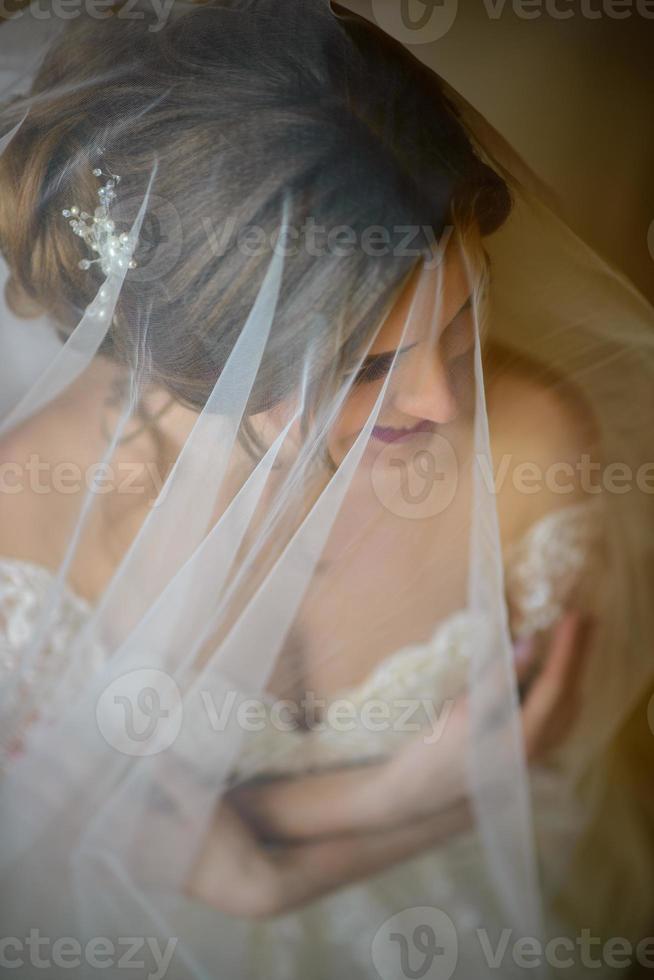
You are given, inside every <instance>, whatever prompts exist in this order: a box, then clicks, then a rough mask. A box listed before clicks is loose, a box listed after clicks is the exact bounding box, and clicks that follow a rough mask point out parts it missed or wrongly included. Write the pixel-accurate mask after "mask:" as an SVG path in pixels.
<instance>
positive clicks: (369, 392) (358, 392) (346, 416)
mask: <svg viewBox="0 0 654 980" xmlns="http://www.w3.org/2000/svg"><path fill="white" fill-rule="evenodd" d="M382 383H383V382H382V381H375V382H371V383H369V384H364V385H361V386H360V387H358V388H354V389H353V390H352V391H351V392H350V394H349V395H348V397H347V399H346V400H345V404H344V405H343V408H342V410H341V412H340V413H339V416H338V419H337V420H336V422H335V423H334V425H333V427H332V431H331V433H330V442H331V443H333V444H334V445H337V444H339V443H343V442H349V443H351V442H352V441H353V440H354V437H356V436H357V435H358V433H359V432H360V431H361V429H362V428H363V426H364V425H365V424H366V421H367V420H368V417H369V415H370V413H371V412H372V410H373V408H374V405H375V401H376V400H377V396H378V395H379V390H380V388H381V386H382Z"/></svg>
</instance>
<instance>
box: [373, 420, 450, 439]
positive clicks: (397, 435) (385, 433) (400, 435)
mask: <svg viewBox="0 0 654 980" xmlns="http://www.w3.org/2000/svg"><path fill="white" fill-rule="evenodd" d="M436 428H437V426H436V423H435V422H430V421H429V420H428V419H422V421H421V422H418V423H417V424H416V425H412V426H411V427H410V428H408V429H395V428H393V427H392V426H386V425H376V426H375V427H374V429H373V430H372V437H373V439H379V441H380V442H400V441H402V440H404V439H410V438H411V437H412V436H416V435H419V434H420V433H421V432H435V431H436Z"/></svg>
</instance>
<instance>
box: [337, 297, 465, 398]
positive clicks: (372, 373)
mask: <svg viewBox="0 0 654 980" xmlns="http://www.w3.org/2000/svg"><path fill="white" fill-rule="evenodd" d="M471 309H472V300H470V301H469V302H468V303H466V305H465V306H464V307H463V308H462V309H461V310H459V313H458V314H457V315H456V317H455V318H454V320H452V322H451V323H450V324H449V325H448V326H447V328H446V329H445V332H444V333H443V336H442V337H441V343H443V342H444V343H445V345H446V346H447V341H448V337H447V334H448V333H449V332H450V331H451V330H452V327H454V325H455V324H456V323H457V322H458V321H459V319H460V318H461V317H463V316H465V314H466V313H468V312H469V311H470V310H471ZM468 351H469V347H467V346H466V349H465V350H464V351H462V352H461V353H458V354H456V355H455V356H454V357H453V358H452V360H453V361H458V360H459V359H460V358H462V357H465V355H466V354H467V353H468ZM393 357H394V355H393V354H392V353H391V354H387V355H385V356H384V357H380V358H378V359H377V360H376V361H373V363H372V364H369V365H368V366H367V367H364V368H362V369H361V370H360V371H358V372H357V374H355V375H354V379H353V381H352V384H353V386H357V385H362V384H371V383H372V382H373V381H381V380H382V379H383V378H385V377H386V375H387V374H388V372H389V371H390V369H391V365H392V363H393Z"/></svg>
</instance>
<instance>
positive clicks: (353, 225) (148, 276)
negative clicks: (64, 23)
mask: <svg viewBox="0 0 654 980" xmlns="http://www.w3.org/2000/svg"><path fill="white" fill-rule="evenodd" d="M150 16H152V15H150ZM150 26H151V25H150V23H149V18H148V13H147V11H144V12H143V17H142V19H140V20H121V19H120V18H117V17H114V18H110V19H108V20H105V21H97V20H91V19H89V18H84V17H81V18H79V19H78V20H76V21H74V22H72V23H71V24H70V25H69V27H68V29H67V30H66V31H65V33H64V36H63V38H62V39H61V40H60V41H59V42H58V43H57V45H56V46H55V47H54V49H53V50H52V51H51V52H50V53H49V54H48V56H47V58H46V59H45V61H44V63H43V65H42V67H41V69H40V71H39V72H38V74H37V77H36V79H35V82H34V84H33V88H32V92H31V95H30V98H29V99H28V100H27V103H24V102H22V101H19V102H18V103H15V104H13V105H11V106H9V107H7V108H6V109H5V112H4V116H5V117H6V118H5V119H4V120H3V122H4V123H5V128H6V126H7V125H8V124H10V123H11V121H12V120H15V119H16V118H17V117H18V118H19V117H20V115H22V114H23V112H24V111H25V106H26V105H29V115H28V117H27V118H26V120H25V121H24V123H23V125H22V126H21V128H20V130H19V132H18V134H17V135H16V136H15V138H14V139H13V141H12V143H11V144H10V145H9V147H8V149H7V150H6V152H5V153H4V155H3V156H2V157H0V248H1V249H2V251H3V253H4V255H5V257H6V259H7V261H8V264H9V267H10V270H11V280H10V283H9V287H8V289H9V292H8V297H9V299H10V301H11V302H12V303H13V305H14V308H15V309H16V311H17V312H21V311H25V312H27V311H28V310H29V312H31V311H33V310H37V309H42V310H46V311H48V312H49V313H50V314H51V315H52V316H53V317H54V318H55V320H56V321H57V322H58V323H59V324H60V325H61V328H62V330H63V332H66V331H69V330H70V328H71V326H72V325H74V324H75V323H77V322H78V321H79V319H80V317H81V315H82V312H83V310H84V309H85V307H86V306H87V305H88V304H89V303H90V302H91V300H92V299H93V297H94V295H95V293H96V292H97V289H98V287H99V285H100V282H101V278H102V276H101V272H100V270H99V269H98V268H97V266H93V267H92V270H90V271H84V272H82V271H80V269H79V267H78V264H79V262H80V260H81V259H83V258H85V257H87V254H88V253H87V250H86V247H85V246H84V244H83V243H82V242H81V241H80V239H78V238H76V237H75V236H74V235H73V234H72V233H71V229H70V228H69V227H68V226H67V223H66V221H65V220H64V218H63V217H62V210H63V209H64V208H66V207H69V206H70V205H71V204H76V205H78V206H80V207H81V208H85V209H86V210H87V211H89V212H92V210H93V208H94V207H95V206H96V204H97V199H96V193H97V188H98V180H97V178H95V177H93V176H92V169H93V168H95V167H101V168H102V169H103V170H104V171H111V172H112V173H114V174H118V175H121V176H122V178H123V179H122V183H121V184H120V199H119V202H118V205H119V207H120V220H121V221H124V222H125V225H126V227H127V226H129V224H131V222H132V221H133V220H134V218H135V216H136V212H137V210H138V206H139V203H140V201H141V200H142V198H143V194H144V191H145V187H146V185H147V181H148V178H149V176H150V173H151V171H152V166H153V162H154V160H155V158H156V159H157V162H158V172H157V176H156V181H155V185H154V191H153V194H154V196H153V199H152V202H151V205H150V208H149V212H148V215H147V217H146V221H145V224H144V226H143V230H142V235H141V246H140V251H137V253H136V258H137V261H138V263H139V268H138V269H137V270H136V271H135V272H134V273H130V275H129V276H128V278H127V281H126V284H125V287H124V289H123V292H122V294H121V298H120V301H119V305H118V308H117V311H116V316H115V318H114V323H113V325H112V327H111V329H110V331H109V333H108V335H107V339H106V341H105V343H104V347H103V352H104V353H107V354H109V355H111V356H112V357H118V358H124V357H126V356H127V355H128V352H129V350H130V348H131V347H132V346H133V345H134V343H135V342H136V341H135V336H136V333H137V331H138V329H139V325H142V322H143V318H144V317H147V320H148V324H149V327H148V329H149V334H148V336H149V349H150V356H151V360H152V374H153V379H154V380H155V381H157V382H159V383H161V384H163V385H164V386H166V387H167V388H168V389H169V390H170V391H171V392H172V393H173V395H174V396H175V397H176V398H178V399H180V400H181V401H183V402H184V403H186V404H190V405H192V406H194V407H201V406H202V405H203V404H204V402H205V401H206V398H207V396H208V394H209V392H210V391H211V389H212V387H213V385H214V384H215V381H216V379H217V377H219V375H220V373H221V370H222V368H223V366H224V364H225V361H226V359H227V357H228V356H229V353H230V351H231V350H232V348H233V346H234V343H235V341H236V339H237V338H238V335H239V331H240V330H241V327H242V325H243V323H244V322H245V319H246V317H247V313H248V311H249V309H250V307H251V305H252V302H253V300H254V298H255V296H256V294H257V291H258V288H259V286H260V284H261V280H262V277H263V275H264V273H265V270H266V268H267V265H268V262H269V260H270V248H268V247H266V248H264V249H259V252H258V253H257V254H253V250H252V249H251V248H250V249H248V248H244V247H242V241H243V235H244V234H245V232H246V230H247V229H248V228H251V227H252V226H257V227H258V228H260V229H262V230H263V232H264V233H265V235H266V236H267V238H266V240H267V241H268V242H269V241H270V240H272V239H274V235H275V233H276V231H277V229H278V228H279V224H280V218H281V214H282V207H283V202H284V200H285V198H286V197H288V198H289V200H290V202H291V215H290V221H291V224H292V226H293V227H294V228H295V229H297V228H300V227H301V228H302V229H303V231H302V234H301V236H300V240H301V246H300V247H298V248H297V250H296V252H295V254H294V255H292V256H291V257H289V258H287V260H286V263H285V269H284V280H283V287H282V293H281V296H280V302H279V306H278V309H277V312H276V317H275V323H274V325H273V330H272V333H271V337H270V341H269V344H268V347H267V349H266V354H265V357H264V362H263V364H262V369H261V371H260V372H259V376H258V379H257V384H256V386H255V391H254V393H253V396H252V399H251V404H250V405H249V411H250V413H253V412H255V411H258V410H260V409H262V408H264V407H268V406H269V405H270V404H271V403H274V402H275V401H276V400H277V399H279V398H280V397H283V395H284V394H285V393H286V392H288V391H289V390H290V389H291V388H292V387H293V386H294V385H295V384H297V380H298V379H297V378H296V377H294V376H293V372H292V370H289V367H292V365H293V364H294V363H296V362H297V360H298V357H297V355H300V354H301V353H302V351H304V350H305V348H307V345H308V344H310V343H311V344H312V347H311V349H312V351H316V350H318V351H322V352H323V354H321V355H319V356H318V357H317V358H316V357H314V360H313V363H314V364H315V365H316V368H317V369H318V370H322V369H324V367H325V365H332V367H333V368H334V369H336V370H339V371H340V370H342V368H343V365H344V364H346V363H348V362H349V361H351V359H352V357H353V352H354V351H355V350H357V349H359V348H360V346H361V343H362V342H363V341H365V338H366V337H367V336H368V335H369V333H370V330H371V329H372V328H374V327H375V326H376V324H377V323H378V322H379V319H380V316H381V314H382V313H383V312H384V311H385V310H386V309H387V308H388V306H389V304H390V302H391V300H392V299H393V298H394V297H395V296H396V295H397V293H398V292H399V290H400V288H401V286H402V284H403V283H404V282H405V280H406V278H407V276H408V274H409V273H410V271H411V269H412V268H413V267H414V266H415V263H416V262H417V261H418V260H419V258H420V256H421V255H424V254H426V253H427V252H428V250H429V248H430V240H431V241H433V236H435V237H436V238H438V237H439V236H440V235H441V233H442V232H443V230H444V228H445V227H446V226H447V225H448V224H456V225H457V226H461V227H462V226H465V225H473V224H474V226H475V227H476V228H477V229H478V230H479V231H480V232H481V233H482V234H485V233H488V232H490V231H493V230H494V229H496V228H497V227H498V226H499V225H501V224H502V222H503V221H504V220H505V218H506V217H507V215H508V213H509V210H510V207H511V199H510V195H509V191H508V188H507V185H506V183H505V181H504V180H503V179H502V178H501V177H500V176H499V175H498V174H497V173H496V172H495V171H494V170H492V169H491V168H490V167H489V166H488V165H487V164H486V163H485V162H484V161H482V160H481V158H480V157H479V155H478V153H477V152H476V151H475V149H474V148H473V146H472V144H471V142H470V140H469V138H468V135H467V133H466V131H465V129H464V127H463V125H462V124H461V122H460V121H459V119H458V117H457V115H456V112H455V110H454V109H453V107H452V105H451V103H450V102H449V101H448V99H447V98H446V97H445V95H444V93H443V91H442V89H441V87H440V85H439V82H438V80H437V79H436V77H435V76H434V75H433V73H431V72H430V71H429V70H427V69H426V68H425V67H424V66H422V65H421V64H420V63H419V62H418V61H417V60H416V59H414V58H413V57H412V56H411V55H410V54H409V53H408V52H407V51H406V50H405V49H404V48H402V47H401V45H399V44H397V43H395V42H394V41H392V40H390V39H389V38H388V37H386V36H385V35H384V34H383V33H381V32H380V31H379V30H378V29H376V28H375V27H373V26H372V25H370V24H368V23H367V22H366V21H364V20H362V19H360V18H356V17H354V16H347V17H346V16H342V17H336V16H335V15H334V13H333V12H332V11H331V10H330V9H329V7H328V6H327V4H326V3H325V2H324V0H311V2H299V0H284V3H282V4H280V3H278V0H255V2H249V3H247V4H243V3H239V2H232V3H214V2H210V3H207V4H203V5H202V6H201V7H198V8H191V9H190V10H188V9H187V10H186V11H185V12H184V13H183V14H181V15H179V16H177V17H176V18H175V19H174V20H171V21H169V22H168V23H167V24H166V26H165V27H164V28H163V29H161V30H159V31H156V32H155V31H151V30H150V29H149V28H150ZM117 220H118V219H117ZM311 221H312V222H313V223H314V224H313V226H314V227H316V226H318V227H322V228H325V229H336V228H338V227H340V226H346V227H348V228H350V229H352V231H353V233H354V235H355V240H356V242H361V241H362V240H363V236H364V235H365V232H366V229H373V228H381V229H385V230H386V232H387V233H388V235H389V236H390V240H391V241H392V242H394V243H398V244H399V240H400V239H399V236H398V231H397V229H398V228H405V229H406V228H412V229H414V230H415V232H416V240H415V241H414V243H413V244H414V247H413V252H412V253H411V254H400V250H399V249H396V248H391V249H390V250H389V252H388V253H387V254H367V253H366V250H365V249H364V248H361V247H356V248H355V249H354V251H353V252H352V253H351V254H348V255H343V254H329V255H324V254H321V255H314V254H311V249H310V248H308V247H307V244H306V241H305V239H304V237H303V236H304V234H305V233H306V229H307V227H308V223H309V222H311ZM229 227H231V229H232V235H231V239H230V242H229V243H228V245H227V247H224V248H223V249H222V251H220V250H217V249H216V237H218V238H220V235H221V234H222V233H223V232H224V230H225V229H226V228H229ZM216 228H218V230H219V234H218V236H216V234H215V232H216ZM153 229H154V231H153ZM212 232H213V237H212ZM430 235H431V236H432V238H431V239H430ZM153 236H154V238H155V239H156V242H155V246H156V247H155V248H154V250H153V249H152V244H153V242H152V238H153ZM239 241H240V242H241V245H239V244H238V242H239ZM235 243H236V244H235ZM219 244H220V243H219ZM164 245H165V246H166V247H163V246H164ZM217 251H218V254H217ZM316 341H317V345H316ZM299 360H302V358H301V357H300V358H299Z"/></svg>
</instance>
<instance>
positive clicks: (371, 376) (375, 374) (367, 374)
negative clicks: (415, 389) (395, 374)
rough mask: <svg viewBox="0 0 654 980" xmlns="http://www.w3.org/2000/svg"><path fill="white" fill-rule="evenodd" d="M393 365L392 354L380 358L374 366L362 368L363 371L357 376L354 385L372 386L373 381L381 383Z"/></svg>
mask: <svg viewBox="0 0 654 980" xmlns="http://www.w3.org/2000/svg"><path fill="white" fill-rule="evenodd" d="M392 363H393V355H392V354H390V355H389V356H388V357H380V358H379V359H378V360H376V361H374V362H373V363H372V364H369V365H368V367H364V368H361V370H360V371H358V372H357V374H355V376H354V381H353V384H355V385H360V384H370V383H371V382H372V381H381V379H382V378H385V377H386V375H387V374H388V372H389V371H390V369H391V364H392Z"/></svg>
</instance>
